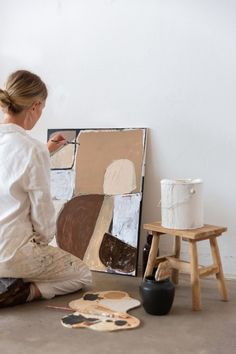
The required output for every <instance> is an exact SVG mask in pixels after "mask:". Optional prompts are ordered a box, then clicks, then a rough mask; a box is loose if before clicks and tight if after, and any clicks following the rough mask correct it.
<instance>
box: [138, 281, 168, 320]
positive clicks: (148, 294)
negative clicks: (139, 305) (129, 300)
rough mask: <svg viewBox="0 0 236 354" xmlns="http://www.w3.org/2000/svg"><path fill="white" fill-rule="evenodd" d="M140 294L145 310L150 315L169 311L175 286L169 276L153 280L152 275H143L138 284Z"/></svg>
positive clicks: (163, 313)
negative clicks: (140, 282) (143, 277)
mask: <svg viewBox="0 0 236 354" xmlns="http://www.w3.org/2000/svg"><path fill="white" fill-rule="evenodd" d="M140 294H141V297H142V300H143V307H144V309H145V311H146V312H147V313H149V314H151V315H159V316H162V315H166V314H167V313H169V311H170V309H171V306H172V304H173V301H174V296H175V286H174V284H173V283H172V282H171V280H170V279H169V278H167V279H164V280H158V281H157V280H155V277H154V276H153V275H150V276H148V277H145V279H144V280H143V282H142V284H141V285H140Z"/></svg>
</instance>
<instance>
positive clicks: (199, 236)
mask: <svg viewBox="0 0 236 354" xmlns="http://www.w3.org/2000/svg"><path fill="white" fill-rule="evenodd" d="M144 229H145V230H147V231H148V233H150V234H152V235H153V238H152V244H151V249H150V253H149V257H148V262H147V267H146V270H145V274H144V277H146V276H148V275H151V274H152V272H153V268H154V267H157V266H158V264H159V263H160V262H163V261H164V260H166V259H168V260H169V261H170V264H171V267H172V268H173V271H172V281H173V282H174V283H175V284H178V276H179V272H183V273H190V274H191V285H192V309H193V310H195V311H198V310H201V293H200V282H199V278H202V277H206V276H208V275H211V274H215V275H216V279H217V280H218V288H219V292H220V295H221V297H222V300H224V301H228V293H227V288H226V284H225V279H224V273H223V268H222V264H221V259H220V252H219V248H218V244H217V237H218V236H220V235H221V234H222V233H223V232H225V231H227V228H226V227H219V226H213V225H204V226H203V227H201V228H199V229H192V230H191V229H188V230H174V229H167V228H164V227H162V226H161V223H160V222H154V223H151V224H144ZM164 234H168V235H171V236H174V237H175V244H174V254H172V255H165V256H161V257H156V254H157V250H158V248H159V240H160V236H161V235H164ZM181 238H183V239H184V240H185V241H188V242H189V251H190V262H186V261H183V260H181V259H180V246H181ZM202 240H209V241H210V246H211V253H212V258H213V264H212V265H210V266H207V267H206V266H199V265H198V253H197V242H198V241H202Z"/></svg>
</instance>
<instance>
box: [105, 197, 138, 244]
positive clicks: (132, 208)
mask: <svg viewBox="0 0 236 354" xmlns="http://www.w3.org/2000/svg"><path fill="white" fill-rule="evenodd" d="M141 199H142V195H141V193H136V194H129V195H116V196H114V210H113V226H112V235H114V236H116V237H117V238H118V239H120V240H122V241H124V242H126V243H128V244H129V245H131V246H133V247H137V242H138V227H139V210H140V201H141Z"/></svg>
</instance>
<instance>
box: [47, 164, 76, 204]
mask: <svg viewBox="0 0 236 354" xmlns="http://www.w3.org/2000/svg"><path fill="white" fill-rule="evenodd" d="M74 185H75V171H74V170H51V194H52V198H53V199H57V200H69V199H71V198H72V196H73V192H74Z"/></svg>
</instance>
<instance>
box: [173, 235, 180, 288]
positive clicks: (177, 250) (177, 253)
mask: <svg viewBox="0 0 236 354" xmlns="http://www.w3.org/2000/svg"><path fill="white" fill-rule="evenodd" d="M180 246H181V238H180V237H179V236H175V245H174V255H175V258H178V259H179V256H180ZM171 278H172V281H173V283H174V284H176V285H177V284H178V283H179V270H178V269H173V270H172V277H171Z"/></svg>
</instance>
